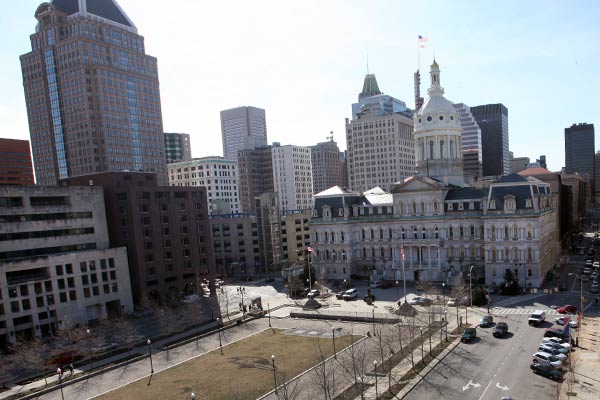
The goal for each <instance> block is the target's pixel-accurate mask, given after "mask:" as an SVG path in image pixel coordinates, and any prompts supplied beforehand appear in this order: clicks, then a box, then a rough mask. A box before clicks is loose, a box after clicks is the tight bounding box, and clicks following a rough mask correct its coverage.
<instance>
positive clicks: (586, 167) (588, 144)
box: [565, 123, 595, 179]
mask: <svg viewBox="0 0 600 400" xmlns="http://www.w3.org/2000/svg"><path fill="white" fill-rule="evenodd" d="M594 151H595V142H594V124H587V123H582V124H573V125H571V126H570V127H569V128H565V168H566V172H567V173H569V174H574V173H578V174H580V175H584V174H587V175H588V176H589V178H590V179H593V178H594Z"/></svg>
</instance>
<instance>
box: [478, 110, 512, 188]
mask: <svg viewBox="0 0 600 400" xmlns="http://www.w3.org/2000/svg"><path fill="white" fill-rule="evenodd" d="M471 114H472V115H473V117H475V120H476V121H477V124H478V125H479V128H481V147H482V160H483V176H502V175H508V174H509V173H510V156H509V154H508V109H507V108H506V107H505V106H504V105H503V104H500V103H498V104H486V105H482V106H477V107H471Z"/></svg>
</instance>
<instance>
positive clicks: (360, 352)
mask: <svg viewBox="0 0 600 400" xmlns="http://www.w3.org/2000/svg"><path fill="white" fill-rule="evenodd" d="M351 335H352V336H351V337H352V344H351V345H350V347H347V348H346V349H345V350H344V351H343V352H340V353H339V354H338V361H339V362H338V365H339V366H340V367H342V374H343V376H344V377H345V378H346V379H347V380H348V381H349V382H350V383H351V384H352V385H355V386H356V387H358V389H359V391H360V396H361V399H363V400H364V398H365V395H364V391H365V388H366V368H367V364H368V354H367V345H366V340H360V341H358V342H354V332H352V333H351Z"/></svg>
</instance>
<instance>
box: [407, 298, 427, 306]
mask: <svg viewBox="0 0 600 400" xmlns="http://www.w3.org/2000/svg"><path fill="white" fill-rule="evenodd" d="M431 303H432V301H431V299H428V298H427V297H423V296H415V297H413V298H412V299H410V300H409V301H408V304H412V305H413V306H427V305H429V304H431Z"/></svg>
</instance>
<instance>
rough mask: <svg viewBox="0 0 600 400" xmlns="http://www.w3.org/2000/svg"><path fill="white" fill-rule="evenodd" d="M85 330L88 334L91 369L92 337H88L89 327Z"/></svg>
mask: <svg viewBox="0 0 600 400" xmlns="http://www.w3.org/2000/svg"><path fill="white" fill-rule="evenodd" d="M85 332H86V333H87V335H88V340H89V342H90V370H91V369H92V339H91V337H90V333H91V331H90V330H89V329H86V330H85Z"/></svg>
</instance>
